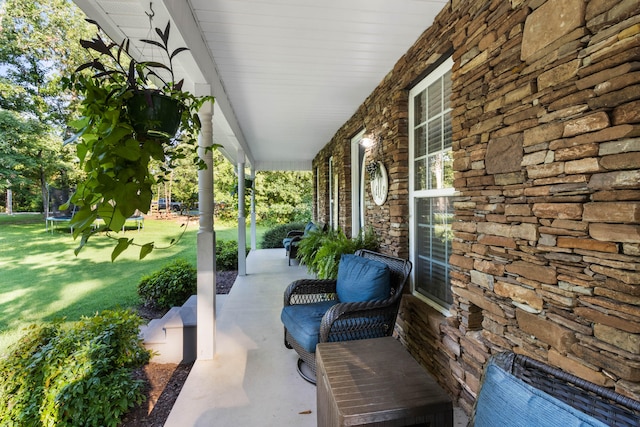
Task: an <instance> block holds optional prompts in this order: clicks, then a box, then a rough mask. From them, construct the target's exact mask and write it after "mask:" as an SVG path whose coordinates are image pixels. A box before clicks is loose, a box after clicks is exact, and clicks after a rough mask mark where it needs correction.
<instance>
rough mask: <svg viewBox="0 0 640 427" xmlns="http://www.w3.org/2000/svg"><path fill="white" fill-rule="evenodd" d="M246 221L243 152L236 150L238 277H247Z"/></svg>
mask: <svg viewBox="0 0 640 427" xmlns="http://www.w3.org/2000/svg"><path fill="white" fill-rule="evenodd" d="M246 247H247V219H246V218H245V212H244V151H242V150H238V275H239V276H246V275H247V251H246Z"/></svg>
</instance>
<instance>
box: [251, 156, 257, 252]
mask: <svg viewBox="0 0 640 427" xmlns="http://www.w3.org/2000/svg"><path fill="white" fill-rule="evenodd" d="M251 177H252V178H253V181H252V182H253V189H252V191H251V250H252V251H255V250H256V249H257V244H256V170H255V169H253V168H251Z"/></svg>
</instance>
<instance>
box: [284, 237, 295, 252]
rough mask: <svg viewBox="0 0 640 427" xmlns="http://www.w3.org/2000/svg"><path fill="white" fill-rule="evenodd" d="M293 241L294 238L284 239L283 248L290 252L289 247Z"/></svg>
mask: <svg viewBox="0 0 640 427" xmlns="http://www.w3.org/2000/svg"><path fill="white" fill-rule="evenodd" d="M291 240H293V237H285V238H284V239H282V246H284V248H285V249H286V250H289V245H291Z"/></svg>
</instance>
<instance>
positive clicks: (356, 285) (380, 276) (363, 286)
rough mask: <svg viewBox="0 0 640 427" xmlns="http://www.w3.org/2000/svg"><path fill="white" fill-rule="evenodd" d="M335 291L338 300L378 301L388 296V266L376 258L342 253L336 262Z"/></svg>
mask: <svg viewBox="0 0 640 427" xmlns="http://www.w3.org/2000/svg"><path fill="white" fill-rule="evenodd" d="M336 292H337V294H338V299H339V300H340V302H368V301H380V300H383V299H385V298H388V297H389V293H390V292H391V282H390V273H389V267H388V266H387V265H386V264H384V263H382V262H380V261H376V260H372V259H368V258H364V257H361V256H357V255H353V254H344V255H342V257H341V258H340V264H338V280H337V283H336Z"/></svg>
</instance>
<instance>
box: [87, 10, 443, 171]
mask: <svg viewBox="0 0 640 427" xmlns="http://www.w3.org/2000/svg"><path fill="white" fill-rule="evenodd" d="M74 1H75V3H76V4H78V5H79V6H80V7H81V8H82V9H83V10H84V11H85V13H86V14H87V15H88V16H89V17H90V18H92V19H95V20H97V21H98V22H99V23H100V24H101V26H102V27H103V28H104V29H105V31H107V33H108V34H109V35H110V36H111V37H112V38H114V39H115V40H117V41H119V40H121V39H122V38H124V37H129V38H130V39H131V40H132V42H134V43H135V41H137V40H139V39H140V38H149V37H150V35H151V33H150V30H149V19H148V18H147V15H146V14H145V12H149V11H150V10H151V9H153V12H154V13H155V16H154V19H153V25H154V26H157V27H163V26H164V25H165V24H166V22H167V20H168V19H170V20H171V22H172V26H173V27H172V36H171V38H172V40H174V41H175V46H179V45H186V46H187V47H189V48H190V52H189V54H181V55H179V56H178V57H177V58H176V60H179V70H178V72H179V73H180V74H181V75H182V76H184V77H185V81H186V83H185V85H186V86H185V87H190V88H192V89H193V90H195V91H196V92H198V91H201V90H204V89H206V88H207V86H201V85H209V86H208V87H210V90H211V92H212V93H213V95H214V96H215V97H216V105H215V111H214V130H213V133H214V140H215V142H216V143H219V144H222V145H223V146H224V147H225V148H224V150H223V152H224V153H225V155H226V156H227V157H228V158H229V159H230V160H232V161H233V162H237V159H238V155H239V154H238V153H239V150H241V153H244V155H245V156H246V162H247V163H248V165H247V166H251V167H253V168H255V169H256V170H310V169H311V161H312V159H313V157H314V156H315V155H316V154H317V152H318V151H319V150H320V149H321V148H322V147H323V146H324V145H325V144H326V143H327V142H328V141H329V140H330V138H331V137H332V136H333V134H334V133H335V132H336V131H337V130H338V128H339V127H340V126H341V125H342V124H343V123H344V122H346V121H347V120H348V119H349V118H350V117H351V116H352V115H353V113H354V112H355V111H356V109H357V107H358V106H359V105H360V104H361V103H362V102H363V101H364V100H365V98H366V97H367V96H368V95H369V94H370V93H371V91H372V90H373V89H374V88H375V87H376V86H377V85H378V84H379V82H380V81H381V80H382V79H383V78H384V76H385V75H386V74H387V73H388V72H389V71H390V70H391V68H392V67H393V65H394V64H395V62H396V61H397V60H398V59H399V58H400V57H401V56H402V55H403V54H404V53H405V52H406V51H407V49H408V48H409V47H410V46H411V45H412V44H413V43H414V42H415V40H416V39H417V38H418V37H419V36H420V34H421V33H422V32H423V31H424V30H425V29H427V28H428V27H429V26H430V25H431V23H432V22H433V19H434V17H435V16H436V15H437V14H438V13H439V12H440V11H441V10H442V8H443V7H444V5H445V4H446V3H447V0H393V1H389V0H324V1H322V2H318V1H315V0H313V1H312V0H188V1H185V0H153V1H152V2H149V1H148V0H74ZM178 33H179V34H178ZM137 46H138V47H139V46H140V45H137ZM135 54H136V55H138V56H145V57H150V56H155V59H159V56H160V53H158V52H154V51H152V50H151V49H149V48H148V47H147V48H145V49H144V50H142V49H141V48H140V47H139V49H138V51H137V52H135ZM363 125H364V124H363Z"/></svg>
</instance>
